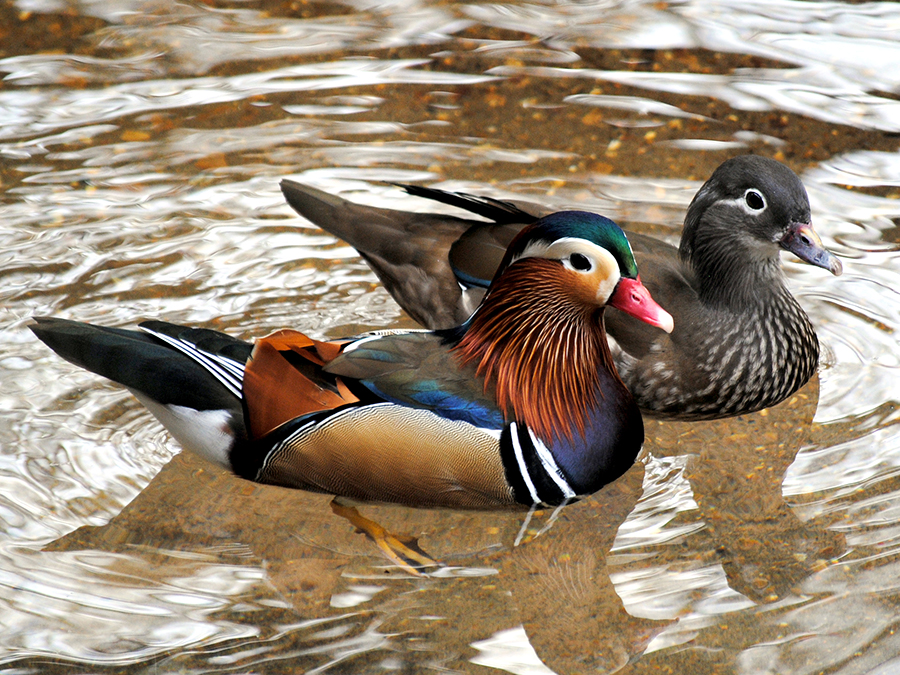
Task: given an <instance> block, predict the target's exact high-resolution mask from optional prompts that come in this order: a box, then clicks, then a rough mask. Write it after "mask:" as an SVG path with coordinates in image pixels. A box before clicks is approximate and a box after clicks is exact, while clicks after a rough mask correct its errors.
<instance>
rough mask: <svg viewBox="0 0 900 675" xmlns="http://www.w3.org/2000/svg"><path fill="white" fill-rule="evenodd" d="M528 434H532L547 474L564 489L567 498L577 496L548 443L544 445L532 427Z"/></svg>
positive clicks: (532, 440)
mask: <svg viewBox="0 0 900 675" xmlns="http://www.w3.org/2000/svg"><path fill="white" fill-rule="evenodd" d="M528 435H529V436H531V442H532V443H533V444H534V448H535V450H537V454H538V458H539V459H540V460H541V464H543V465H544V471H546V472H547V475H548V476H550V479H551V480H552V481H553V482H554V483H556V486H557V487H558V488H559V489H560V490H562V493H563V495H564V496H565V498H566V499H571V498H572V497H575V496H576V495H575V492H574V491H573V490H572V488H571V486H570V485H569V483H568V482H567V481H566V479H565V477H564V476H563V474H562V471H560V469H559V466H558V465H557V463H556V460H555V459H553V454H552V453H551V452H550V449H549V448H548V447H547V446H546V445H544V444H543V442H542V441H541V440H540V439H539V438H538V437H537V436H535V435H534V433H532V431H531V429H528Z"/></svg>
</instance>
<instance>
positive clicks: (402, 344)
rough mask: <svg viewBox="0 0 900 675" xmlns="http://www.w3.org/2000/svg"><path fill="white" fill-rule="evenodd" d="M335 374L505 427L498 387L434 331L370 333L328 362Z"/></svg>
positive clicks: (456, 416) (413, 403) (389, 397)
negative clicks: (486, 381)
mask: <svg viewBox="0 0 900 675" xmlns="http://www.w3.org/2000/svg"><path fill="white" fill-rule="evenodd" d="M325 371H326V372H328V373H330V374H331V375H337V376H340V377H342V378H351V379H353V380H355V381H358V382H359V383H361V384H362V385H363V386H365V387H366V388H367V389H368V390H369V391H371V392H372V393H374V394H375V395H377V396H379V397H381V398H382V399H384V400H386V401H390V402H392V403H397V404H400V405H405V406H408V407H411V408H418V409H423V410H429V411H431V412H434V413H435V414H437V415H440V416H441V417H444V418H446V419H450V420H460V421H464V422H469V423H471V424H474V425H475V426H479V427H482V428H488V429H501V428H502V427H503V425H504V416H503V413H502V412H501V411H500V410H499V409H498V408H497V404H496V402H495V399H494V395H493V391H492V390H488V391H485V386H484V379H483V378H481V377H479V376H477V375H476V374H475V370H474V368H472V367H470V366H465V367H463V366H461V365H460V363H459V361H458V359H457V357H456V355H454V354H453V353H451V351H450V349H449V348H448V346H447V345H446V344H444V342H443V340H442V338H441V337H439V336H438V335H435V334H433V333H426V332H412V333H407V334H402V335H389V336H385V337H377V338H367V339H363V340H359V341H357V342H355V343H351V345H349V346H348V347H347V348H346V349H345V350H344V351H343V352H342V353H341V355H340V356H338V357H337V358H336V359H334V361H332V362H331V363H329V364H328V365H327V366H326V367H325Z"/></svg>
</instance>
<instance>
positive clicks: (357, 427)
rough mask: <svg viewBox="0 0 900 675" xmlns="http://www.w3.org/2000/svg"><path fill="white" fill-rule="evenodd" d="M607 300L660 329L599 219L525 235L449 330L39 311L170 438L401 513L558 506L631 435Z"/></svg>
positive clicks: (565, 218) (269, 477) (51, 332)
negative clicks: (127, 319) (135, 319)
mask: <svg viewBox="0 0 900 675" xmlns="http://www.w3.org/2000/svg"><path fill="white" fill-rule="evenodd" d="M607 304H609V305H611V306H614V307H618V308H619V309H620V310H621V311H623V312H627V313H629V314H631V315H632V316H635V317H637V318H638V319H640V320H641V321H646V322H648V323H650V324H652V325H654V326H658V327H659V328H662V329H664V330H671V329H672V317H671V316H669V314H667V313H666V312H665V311H664V310H663V309H661V308H660V307H659V305H657V304H656V303H655V302H654V301H653V299H652V298H651V297H650V295H649V294H648V293H647V291H646V289H645V288H644V287H643V286H642V285H641V282H640V281H639V279H638V275H637V267H636V265H635V262H634V257H633V255H632V252H631V248H630V246H629V243H628V240H627V239H626V237H625V235H624V233H623V232H622V230H621V229H619V227H618V226H617V225H616V224H615V223H613V222H612V221H611V220H609V219H607V218H604V217H602V216H598V215H595V214H590V213H585V212H577V211H570V212H560V213H556V214H552V215H549V216H547V217H544V218H542V219H540V220H538V221H537V222H535V223H534V224H532V225H530V226H528V227H526V228H524V229H523V230H522V231H521V233H519V234H518V235H517V236H516V237H515V238H514V239H513V241H512V242H511V244H510V246H509V250H508V251H507V253H506V255H505V258H504V260H503V262H502V263H501V265H500V271H499V272H498V273H497V275H496V277H495V279H494V281H493V282H492V283H491V284H490V287H489V289H488V291H487V293H486V294H485V296H484V299H483V301H482V302H481V304H480V305H479V307H478V309H477V311H476V312H475V313H474V314H473V315H472V316H471V318H469V319H467V320H466V321H465V322H464V323H463V324H462V325H460V326H457V327H455V328H452V329H447V330H440V331H434V332H429V331H405V332H390V333H388V334H374V335H367V336H363V337H358V338H350V339H346V340H338V341H330V342H320V341H316V340H312V339H310V338H308V337H306V336H305V335H303V334H302V333H298V332H296V331H280V332H278V333H275V334H273V335H271V336H269V337H266V338H262V339H260V340H258V341H257V342H256V343H255V345H251V344H250V343H247V342H243V341H241V340H238V339H236V338H232V337H229V336H227V335H224V334H222V333H218V332H215V331H211V330H205V329H190V328H183V327H179V326H174V325H172V324H167V323H163V322H159V321H150V322H146V323H143V324H141V325H140V328H141V329H142V331H140V332H139V331H130V330H123V329H119V328H104V327H99V326H93V325H90V324H85V323H78V322H73V321H67V320H63V319H53V318H38V319H36V320H35V321H36V323H35V324H34V325H32V330H33V331H34V332H35V334H36V335H37V336H38V337H39V338H40V339H41V340H42V341H44V342H45V343H46V344H47V345H48V346H50V347H51V348H52V349H53V350H54V351H56V352H57V353H58V354H59V355H60V356H62V357H63V358H65V359H67V360H69V361H71V362H73V363H75V364H76V365H79V366H81V367H84V368H86V369H88V370H91V371H93V372H95V373H98V374H100V375H102V376H104V377H107V378H109V379H111V380H114V381H116V382H118V383H120V384H122V385H124V386H126V387H128V388H129V389H130V390H131V391H132V392H133V393H134V394H135V395H136V396H137V398H138V399H139V400H140V401H141V402H142V403H144V405H146V407H147V408H149V409H150V411H151V412H152V413H153V414H154V415H155V416H156V417H157V418H158V419H159V420H160V421H161V422H162V423H163V425H164V426H165V427H166V428H167V429H168V430H169V431H170V432H171V434H172V435H173V436H174V437H175V438H176V440H178V441H179V442H180V444H181V445H182V446H183V447H185V448H188V449H190V450H193V451H195V452H199V453H200V454H202V455H205V456H206V457H208V458H209V459H212V460H213V461H215V462H217V463H219V464H221V465H223V466H225V467H226V468H228V469H231V470H233V471H235V472H236V473H237V474H239V475H241V476H243V477H245V478H249V479H251V480H255V481H258V482H262V483H273V484H278V485H283V486H287V487H293V488H300V489H307V490H313V491H318V492H325V493H330V494H335V495H338V496H344V497H350V498H354V499H361V500H370V501H382V502H396V503H402V504H407V505H412V506H425V507H452V508H475V509H495V508H511V507H516V506H520V505H533V504H538V503H540V504H548V505H556V504H563V503H566V502H567V501H569V500H573V499H576V498H577V497H578V496H580V495H585V494H590V493H593V492H595V491H596V490H598V489H599V488H600V487H601V486H603V485H604V484H606V483H608V482H610V481H612V480H614V479H616V478H617V477H618V476H620V475H621V474H622V473H623V472H625V471H626V470H627V469H628V468H629V467H630V466H631V464H632V463H633V462H634V459H635V457H636V456H637V454H638V452H639V450H640V448H641V444H642V443H643V422H642V420H641V415H640V411H639V410H638V408H637V406H636V405H635V403H634V400H633V399H632V397H631V395H630V393H629V392H628V390H627V389H626V387H625V386H624V385H623V384H622V381H621V380H620V379H619V376H618V375H617V373H616V370H615V367H614V366H613V363H612V357H611V355H610V352H609V348H608V346H607V342H606V335H605V332H604V328H603V312H604V308H605V306H606V305H607Z"/></svg>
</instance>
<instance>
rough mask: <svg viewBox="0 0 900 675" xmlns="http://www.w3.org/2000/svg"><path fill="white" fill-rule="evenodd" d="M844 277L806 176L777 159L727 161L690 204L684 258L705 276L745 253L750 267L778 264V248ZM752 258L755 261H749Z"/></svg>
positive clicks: (684, 237) (685, 226) (684, 238)
mask: <svg viewBox="0 0 900 675" xmlns="http://www.w3.org/2000/svg"><path fill="white" fill-rule="evenodd" d="M780 249H784V250H787V251H790V252H792V253H793V254H794V255H796V256H797V257H798V258H800V259H801V260H804V261H806V262H808V263H810V264H812V265H816V266H817V267H822V268H824V269H827V270H828V271H830V272H831V273H832V274H835V275H838V274H840V273H841V271H842V267H841V262H840V260H838V259H837V258H836V257H835V256H834V255H833V254H831V253H830V252H829V251H827V250H826V249H825V247H824V246H823V244H822V240H821V239H820V238H819V235H818V234H817V233H816V231H815V230H814V229H813V226H812V218H811V216H810V208H809V198H808V197H807V194H806V189H805V188H804V187H803V183H802V182H801V181H800V178H799V177H798V176H797V174H795V173H794V172H793V171H791V170H790V169H789V168H788V167H786V166H785V165H784V164H781V163H780V162H777V161H775V160H774V159H769V158H767V157H758V156H756V155H743V156H740V157H734V158H732V159H729V160H727V161H726V162H723V163H722V164H721V165H720V166H719V168H718V169H716V170H715V172H714V173H713V175H712V176H711V177H710V179H709V180H708V181H706V183H705V184H704V185H703V187H701V188H700V190H699V191H698V192H697V194H696V195H695V196H694V199H693V201H692V202H691V205H690V206H689V207H688V212H687V217H686V218H685V223H684V233H683V234H682V238H681V256H682V258H683V259H685V260H686V261H687V262H690V263H691V264H692V265H693V267H694V269H695V270H697V271H698V272H700V273H701V274H703V273H706V274H710V275H714V274H715V272H714V271H713V269H714V268H715V266H716V265H718V264H719V263H720V262H721V261H723V260H724V261H729V264H730V262H731V261H734V262H735V263H736V261H737V260H738V258H739V257H740V258H741V259H743V260H744V264H745V265H747V266H748V268H752V267H759V265H760V264H763V263H766V262H771V263H774V262H776V261H777V258H778V251H779V250H780ZM748 257H749V260H748V259H747V258H748Z"/></svg>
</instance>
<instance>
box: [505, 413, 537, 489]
mask: <svg viewBox="0 0 900 675" xmlns="http://www.w3.org/2000/svg"><path fill="white" fill-rule="evenodd" d="M509 435H510V438H512V445H513V452H514V453H515V455H516V462H517V463H518V465H519V473H520V474H522V480H524V481H525V485H526V487H528V492H529V493H530V494H531V501H532V502H533V503H535V504H540V502H541V500H540V498H539V497H538V493H537V488H535V487H534V483H533V482H532V480H531V476H530V475H529V474H528V467H526V466H525V457H523V456H522V446H521V445H519V428H518V426H517V425H516V423H515V422H512V423H511V424H510V425H509Z"/></svg>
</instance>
